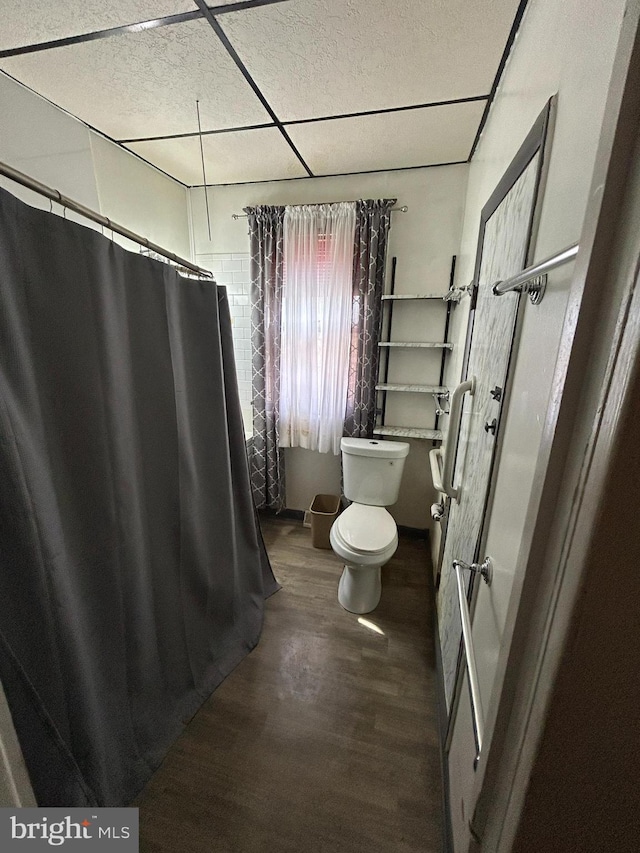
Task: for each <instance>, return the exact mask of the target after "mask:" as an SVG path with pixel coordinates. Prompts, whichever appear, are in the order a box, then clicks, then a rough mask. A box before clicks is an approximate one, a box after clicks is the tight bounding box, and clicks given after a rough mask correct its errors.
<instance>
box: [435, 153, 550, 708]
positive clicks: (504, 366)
mask: <svg viewBox="0 0 640 853" xmlns="http://www.w3.org/2000/svg"><path fill="white" fill-rule="evenodd" d="M540 158H541V155H540V153H539V152H538V153H537V154H535V155H534V156H533V157H532V158H531V159H530V160H529V162H528V165H526V167H525V168H524V170H523V171H521V173H520V175H519V177H518V178H517V179H516V180H515V182H514V183H513V184H512V185H511V187H510V189H509V191H508V192H507V193H506V195H504V197H503V198H502V200H501V201H500V203H499V204H498V206H497V207H496V208H495V210H494V211H493V212H492V214H491V216H490V217H489V218H488V219H487V220H486V222H485V225H484V233H483V238H482V244H481V246H480V249H479V251H480V252H481V259H480V265H479V271H478V273H477V279H476V281H477V287H478V290H477V302H476V310H475V319H474V321H473V336H472V339H471V346H470V350H469V356H468V364H467V370H466V377H467V378H468V379H469V378H472V377H473V378H474V379H475V390H474V392H473V394H472V395H471V394H467V395H466V398H465V402H464V407H463V410H462V416H461V425H460V440H459V443H458V448H457V455H456V465H455V472H456V473H455V483H456V485H457V486H459V490H460V491H459V496H458V498H457V499H452V501H451V505H450V509H449V520H448V525H447V534H446V542H445V546H444V553H443V559H442V566H441V577H440V586H439V588H438V595H437V608H438V629H439V635H440V649H441V655H442V668H443V676H444V688H445V696H446V701H447V709H448V711H449V712H451V708H452V703H453V697H454V689H455V685H456V678H457V673H458V661H459V655H460V648H461V636H462V627H461V621H460V608H459V603H458V595H457V583H456V576H455V572H454V570H453V568H452V564H453V561H454V560H462V561H464V562H466V563H473V562H474V560H475V559H476V558H477V556H478V554H477V549H478V544H479V542H480V538H481V535H482V528H483V524H484V519H485V513H486V507H487V501H488V496H489V489H490V484H491V477H492V471H493V467H494V460H495V450H496V432H497V428H498V425H499V419H500V409H501V403H502V402H503V395H504V389H505V384H506V379H507V374H508V370H509V362H510V358H511V350H512V344H513V337H514V332H515V325H516V318H517V313H518V302H519V294H517V293H509V294H506V295H505V296H502V297H500V298H496V297H495V296H494V295H493V293H492V290H491V288H492V286H493V284H494V283H495V282H496V281H500V280H502V279H505V278H508V277H509V276H512V275H514V274H515V273H517V272H519V271H520V270H522V269H523V267H524V266H525V265H526V259H527V251H528V246H529V238H530V234H531V226H532V217H533V211H534V207H535V199H536V190H537V187H538V182H539V173H540V165H541V163H540ZM451 427H452V425H450V427H449V428H450V429H451ZM452 451H453V448H451V447H449V448H446V449H445V453H447V452H452ZM469 580H470V579H469V578H467V583H469Z"/></svg>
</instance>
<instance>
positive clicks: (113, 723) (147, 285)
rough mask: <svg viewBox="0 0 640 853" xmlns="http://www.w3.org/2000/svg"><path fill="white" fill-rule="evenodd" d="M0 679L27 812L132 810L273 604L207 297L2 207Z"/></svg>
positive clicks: (98, 241)
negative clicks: (25, 777)
mask: <svg viewBox="0 0 640 853" xmlns="http://www.w3.org/2000/svg"><path fill="white" fill-rule="evenodd" d="M0 276H1V278H0V483H1V486H0V680H1V681H2V683H3V685H4V688H5V691H6V694H7V698H8V701H9V705H10V708H11V712H12V715H13V720H14V725H15V728H16V731H17V733H18V737H19V739H20V743H21V746H22V750H23V753H24V756H25V760H26V763H27V767H28V770H29V773H30V776H31V781H32V784H33V787H34V790H35V794H36V798H37V800H38V803H39V804H40V805H48V806H64V807H69V806H78V805H85V804H91V805H110V806H113V805H122V804H126V803H127V802H130V800H131V799H132V798H133V796H134V795H135V794H136V793H137V792H138V791H139V789H140V788H141V787H142V785H143V784H144V783H145V782H146V780H147V779H148V778H149V776H150V775H151V773H152V771H153V770H154V769H155V768H156V767H157V766H158V764H159V763H160V761H161V760H162V758H163V756H164V754H165V752H166V750H167V748H168V747H169V745H170V744H171V743H172V741H173V740H174V739H175V738H176V736H177V735H178V734H179V733H180V731H181V730H182V728H183V726H184V724H185V722H186V721H187V720H188V719H189V717H190V716H191V715H192V714H193V713H194V712H195V710H196V709H197V708H198V706H199V705H200V704H201V703H202V702H203V700H204V699H205V698H206V697H207V696H208V695H209V694H210V693H211V691H212V690H213V689H214V688H215V687H216V686H217V685H218V684H219V683H220V682H221V681H222V680H223V679H224V678H225V676H226V675H227V674H228V673H229V672H230V671H231V670H232V669H233V667H234V666H236V664H237V663H238V662H239V661H240V660H241V659H242V658H243V656H244V655H246V654H247V652H249V651H250V650H251V649H252V648H253V646H254V645H255V644H256V643H257V641H258V638H259V635H260V631H261V626H262V617H263V601H264V598H265V597H266V596H267V595H268V594H270V593H271V592H273V591H275V589H276V588H277V584H276V582H275V580H274V578H273V575H272V574H271V569H270V567H269V563H268V559H267V556H266V552H265V550H264V545H263V543H262V539H261V536H260V531H259V526H258V524H257V522H256V517H255V512H254V508H253V504H252V500H251V493H250V485H249V473H248V467H247V461H246V455H245V448H244V439H243V429H242V419H241V413H240V404H239V400H238V394H237V388H236V379H235V367H234V363H233V348H232V340H231V324H230V318H229V310H228V305H227V297H226V292H225V290H224V288H217V287H216V285H215V284H213V283H212V282H203V281H193V280H187V279H183V278H181V277H180V276H179V275H178V274H177V273H176V271H175V270H173V269H171V268H170V267H169V266H167V265H166V264H162V263H159V262H157V261H154V260H151V259H149V258H145V257H142V256H140V255H135V254H132V253H129V252H127V251H125V250H123V249H121V248H120V247H118V246H117V245H114V244H113V243H112V242H111V241H109V240H108V239H105V238H104V237H102V236H101V235H99V234H97V233H95V232H93V231H91V230H89V229H87V228H84V227H83V226H80V225H77V224H75V223H72V222H68V221H65V220H63V219H61V218H58V217H55V216H52V215H51V214H48V213H44V212H42V211H39V210H34V209H32V208H30V207H28V206H27V205H25V204H23V203H21V202H19V201H18V200H17V199H15V198H14V197H13V196H11V195H10V194H8V193H6V192H4V191H0Z"/></svg>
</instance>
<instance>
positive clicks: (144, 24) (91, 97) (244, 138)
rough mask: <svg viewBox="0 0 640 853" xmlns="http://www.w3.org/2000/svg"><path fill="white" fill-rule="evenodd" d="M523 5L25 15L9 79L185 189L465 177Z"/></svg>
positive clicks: (7, 33)
mask: <svg viewBox="0 0 640 853" xmlns="http://www.w3.org/2000/svg"><path fill="white" fill-rule="evenodd" d="M525 6H526V0H520V2H518V0H448V2H447V3H444V2H434V3H425V2H424V0H228V1H227V0H218V2H217V3H215V4H213V3H207V2H205V0H119V2H118V3H117V4H104V2H103V0H85V2H83V4H82V6H79V5H78V4H77V3H75V2H74V0H65V2H60V3H55V4H52V3H50V2H48V0H18V2H16V3H15V4H12V5H11V6H10V7H8V8H7V9H6V10H3V28H2V31H1V32H0V70H2V71H4V72H6V73H7V74H9V75H10V76H11V77H13V78H14V79H16V80H18V81H19V82H21V83H23V84H24V85H26V86H27V87H29V88H30V89H32V90H33V91H35V92H37V93H39V94H41V95H42V96H43V97H45V98H47V99H48V100H49V101H51V102H52V103H54V104H56V105H58V106H60V107H62V108H63V109H65V110H66V111H67V112H69V113H71V114H72V115H74V116H75V117H77V118H78V119H80V120H81V121H83V122H84V123H85V124H87V125H88V126H90V127H92V128H94V129H96V130H98V131H99V132H101V133H103V134H104V135H105V136H107V137H109V138H110V139H112V140H113V141H115V142H117V143H118V144H120V145H123V146H124V147H125V148H127V149H129V150H130V151H132V152H133V153H135V154H136V155H138V156H140V157H142V158H143V159H144V160H146V161H148V162H149V163H151V164H152V165H154V166H156V167H157V168H160V169H161V170H162V171H164V172H166V173H167V174H169V175H171V176H172V177H174V178H175V179H176V180H179V181H181V182H182V183H184V184H186V185H188V186H197V185H201V183H202V179H201V174H202V166H201V163H200V149H199V141H198V127H197V120H196V106H195V102H196V101H199V104H200V110H201V115H202V141H203V154H204V157H205V163H206V173H207V180H208V181H209V182H210V184H213V185H215V184H230V183H254V182H261V181H271V180H292V179H296V178H300V177H303V178H304V177H322V176H339V175H344V174H360V173H367V172H380V171H389V170H394V169H403V170H405V169H414V168H424V167H427V166H440V165H445V164H450V163H460V162H466V161H467V160H468V159H469V158H470V156H471V155H472V153H473V151H474V150H475V146H476V145H477V142H478V139H479V136H480V133H481V131H482V127H483V125H484V122H485V121H486V116H487V113H488V109H489V107H490V104H491V101H492V100H493V96H494V94H495V90H496V88H497V85H498V82H499V79H500V75H501V73H502V70H503V68H504V65H505V63H506V60H507V57H508V54H509V50H510V49H511V46H512V44H513V41H514V38H515V35H516V32H517V28H518V26H519V23H520V20H521V18H522V15H523V13H524V8H525Z"/></svg>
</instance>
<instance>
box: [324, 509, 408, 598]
mask: <svg viewBox="0 0 640 853" xmlns="http://www.w3.org/2000/svg"><path fill="white" fill-rule="evenodd" d="M329 539H330V542H331V547H332V548H333V550H334V551H335V553H336V554H337V555H338V556H339V557H341V558H342V560H344V569H343V571H342V576H341V577H340V583H339V584H338V601H339V602H340V604H341V605H342V607H344V609H345V610H348V611H349V612H350V613H370V612H371V611H372V610H374V609H375V608H376V607H377V606H378V602H379V601H380V595H381V592H382V585H381V579H380V574H381V571H380V570H381V568H382V566H384V564H385V563H386V562H388V561H389V560H390V559H391V557H393V555H394V554H395V552H396V548H397V547H398V531H397V529H396V523H395V521H394V520H393V518H392V517H391V515H390V514H389V513H388V512H387V510H386V509H385V508H384V507H381V506H366V505H364V504H356V503H354V504H351V506H350V507H349V508H348V509H346V510H345V511H344V512H343V513H342V515H339V516H338V518H337V519H336V521H335V522H334V523H333V525H332V527H331V532H330V534H329Z"/></svg>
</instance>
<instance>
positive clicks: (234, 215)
mask: <svg viewBox="0 0 640 853" xmlns="http://www.w3.org/2000/svg"><path fill="white" fill-rule="evenodd" d="M337 203H338V202H329V204H337ZM320 204H327V202H320ZM289 206H290V207H306V205H304V204H292V205H289ZM408 210H409V208H408V207H407V205H406V204H403V205H402V207H392V208H391V213H406V212H407V211H408ZM247 217H248V214H247V213H232V214H231V218H232V219H246V218H247Z"/></svg>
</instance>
